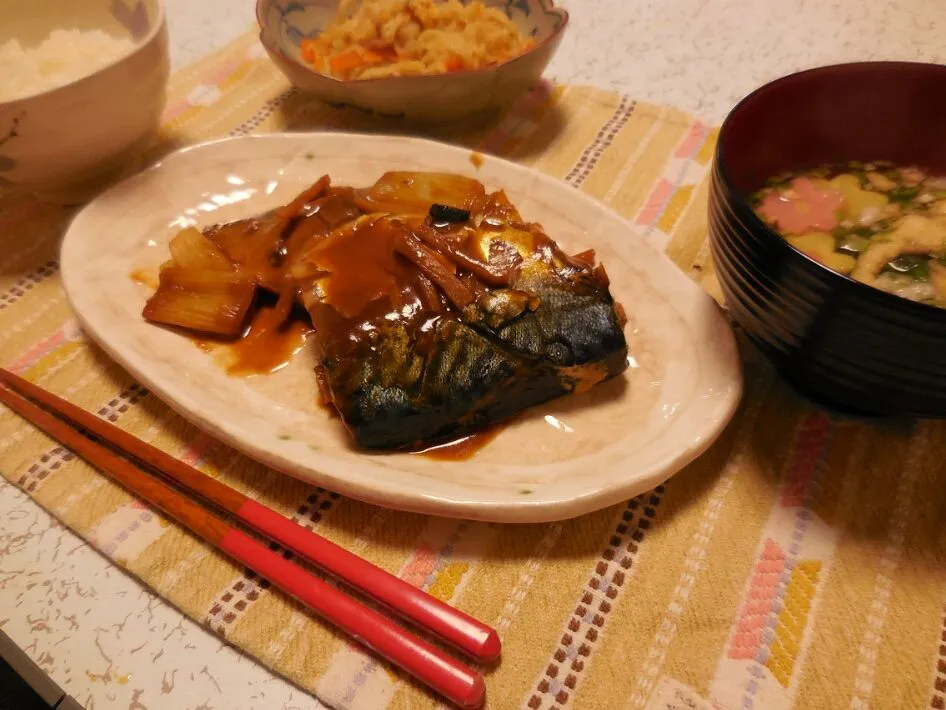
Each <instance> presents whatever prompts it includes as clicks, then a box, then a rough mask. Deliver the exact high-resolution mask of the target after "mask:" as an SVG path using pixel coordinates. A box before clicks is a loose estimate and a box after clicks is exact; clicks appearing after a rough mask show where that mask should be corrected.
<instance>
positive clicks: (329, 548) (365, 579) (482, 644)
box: [0, 368, 501, 663]
mask: <svg viewBox="0 0 946 710" xmlns="http://www.w3.org/2000/svg"><path fill="white" fill-rule="evenodd" d="M0 382H4V383H6V384H7V385H8V386H9V387H10V388H11V389H13V390H15V391H17V392H19V393H20V394H22V395H24V396H26V397H29V398H30V399H33V400H35V401H37V402H39V403H41V404H43V405H45V406H46V407H48V408H49V409H52V410H53V411H55V412H56V413H58V414H60V415H61V416H64V417H66V418H67V419H70V420H71V421H73V422H74V423H75V424H77V425H79V426H80V427H82V428H83V429H85V430H87V431H89V432H91V433H93V434H95V435H96V436H98V437H100V438H102V439H103V440H104V442H105V443H107V444H110V445H112V446H113V447H115V448H117V449H119V450H120V451H124V452H127V453H128V454H130V455H132V456H134V457H135V458H136V459H138V460H140V461H143V462H144V463H146V464H148V465H149V466H152V467H153V468H155V469H156V470H157V471H158V472H159V473H162V474H164V475H165V476H167V477H169V478H171V479H173V480H174V481H176V482H177V483H179V484H180V485H181V486H183V487H185V488H187V489H188V490H190V491H192V492H194V493H196V494H197V495H199V496H200V497H201V498H203V499H204V500H206V501H208V502H210V503H212V504H214V505H215V506H217V507H218V508H221V509H222V510H225V511H226V512H228V513H230V514H231V515H233V516H234V517H236V518H238V519H239V520H241V521H242V522H244V523H246V524H247V525H249V526H250V527H252V528H253V529H255V530H257V531H258V532H260V533H261V534H263V535H265V536H266V537H268V538H270V539H272V540H274V541H276V542H278V543H279V544H280V545H282V546H283V547H285V548H286V549H288V550H292V551H293V552H295V553H296V554H297V555H299V556H300V557H302V558H304V559H306V560H308V561H309V562H312V563H313V564H315V565H317V566H319V567H321V568H322V569H323V570H325V571H326V572H328V573H330V574H332V575H333V576H335V577H337V578H339V579H341V580H342V581H344V582H346V583H348V584H350V585H351V586H352V587H354V588H356V589H359V590H360V591H362V592H363V593H365V594H366V595H368V596H369V597H372V598H373V599H376V600H377V601H379V602H381V603H382V604H384V605H386V606H387V607H388V608H390V609H391V610H392V611H394V612H396V613H398V614H400V615H401V616H402V617H404V618H405V619H408V620H410V621H412V622H414V623H415V624H417V625H418V626H420V627H422V628H424V629H426V630H428V631H430V632H431V633H433V634H435V635H436V636H439V637H440V638H441V639H443V640H444V641H446V642H447V643H449V644H450V645H452V646H454V647H455V648H457V649H458V650H460V651H462V652H463V653H465V654H467V655H469V656H470V657H472V658H474V659H476V660H477V661H480V662H484V663H490V662H493V661H495V660H496V659H497V658H499V654H500V650H501V644H500V640H499V634H497V633H496V631H494V630H493V629H491V628H490V627H488V626H486V625H485V624H483V623H482V622H480V621H478V620H477V619H474V618H473V617H472V616H470V615H469V614H465V613H463V612H462V611H460V610H459V609H455V608H453V607H452V606H450V605H448V604H445V603H444V602H442V601H440V600H439V599H437V598H436V597H433V596H431V595H430V594H427V593H426V592H424V591H423V590H421V589H418V588H417V587H414V586H412V585H410V584H408V583H407V582H405V581H404V580H403V579H400V578H399V577H396V576H394V575H393V574H390V573H389V572H386V571H385V570H383V569H381V568H380V567H376V566H375V565H373V564H371V563H370V562H368V561H367V560H363V559H362V558H360V557H358V556H357V555H355V554H353V553H351V552H349V551H348V550H346V549H344V548H342V547H339V546H338V545H336V544H335V543H333V542H331V541H329V540H326V539H325V538H324V537H321V536H320V535H317V534H316V533H313V532H311V531H309V530H306V529H305V528H304V527H302V526H301V525H298V524H296V523H294V522H293V521H291V520H289V519H288V518H286V517H284V516H282V515H280V514H279V513H277V512H275V511H274V510H271V509H269V508H267V507H266V506H264V505H261V504H260V503H257V502H256V501H254V500H252V499H251V498H247V497H246V496H245V495H243V494H242V493H240V492H239V491H235V490H233V489H232V488H230V487H229V486H226V485H224V484H223V483H220V482H219V481H216V480H214V479H213V478H211V477H210V476H206V475H204V474H203V473H201V472H200V471H198V470H197V469H195V468H192V467H191V466H188V465H187V464H186V463H184V462H183V461H180V460H179V459H176V458H174V457H173V456H171V455H170V454H167V453H165V452H164V451H161V450H160V449H158V448H155V447H154V446H151V445H150V444H148V443H146V442H144V441H141V440H140V439H137V438H135V437H134V436H132V435H131V434H129V433H127V432H125V431H123V430H122V429H119V428H118V427H116V426H114V425H112V424H109V423H108V422H106V421H104V420H102V419H100V418H99V417H96V416H95V415H93V414H91V413H89V412H87V411H85V410H84V409H81V408H80V407H77V406H76V405H74V404H72V403H70V402H67V401H66V400H64V399H61V398H60V397H57V396H56V395H54V394H52V393H50V392H47V391H46V390H44V389H42V388H40V387H37V386H36V385H34V384H33V383H32V382H29V381H27V380H24V379H23V378H21V377H18V376H17V375H14V374H13V373H12V372H10V371H8V370H5V369H3V368H0Z"/></svg>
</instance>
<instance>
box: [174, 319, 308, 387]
mask: <svg viewBox="0 0 946 710" xmlns="http://www.w3.org/2000/svg"><path fill="white" fill-rule="evenodd" d="M276 313H277V311H276V305H275V303H274V302H267V303H264V304H262V305H260V306H259V307H258V308H256V310H255V311H254V313H253V315H252V317H251V319H250V322H249V325H248V326H247V327H246V330H245V331H244V334H243V335H242V336H240V338H239V339H237V340H234V341H223V340H208V339H206V338H193V342H194V344H195V345H196V346H197V347H198V348H199V349H200V350H202V351H204V352H206V353H214V354H215V355H217V356H218V359H219V361H220V362H221V364H222V365H223V366H224V368H225V369H226V371H227V374H229V375H234V376H236V377H248V376H251V375H267V374H269V373H272V372H276V371H277V370H281V369H282V368H284V367H285V366H286V365H288V364H289V363H290V362H292V359H293V358H294V357H295V356H296V355H298V354H299V352H300V351H301V350H302V348H303V347H305V343H306V339H307V338H308V337H309V335H311V333H312V332H313V329H312V324H311V322H310V321H309V318H308V316H307V315H306V314H305V312H304V311H302V310H301V309H295V310H293V312H292V315H291V316H290V318H289V320H287V321H286V322H285V323H282V324H281V325H279V324H278V323H277V322H276V317H275V316H276Z"/></svg>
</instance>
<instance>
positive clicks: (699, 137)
mask: <svg viewBox="0 0 946 710" xmlns="http://www.w3.org/2000/svg"><path fill="white" fill-rule="evenodd" d="M708 135H709V126H707V125H706V124H704V123H703V122H701V121H696V122H695V123H694V124H693V125H692V126H691V127H690V132H689V133H687V135H686V137H685V138H684V139H683V142H681V143H680V145H679V146H677V150H676V151H675V152H674V154H673V157H674V158H692V157H693V156H694V155H696V153H697V151H699V149H700V146H701V145H703V142H704V141H705V140H706V136H708Z"/></svg>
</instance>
